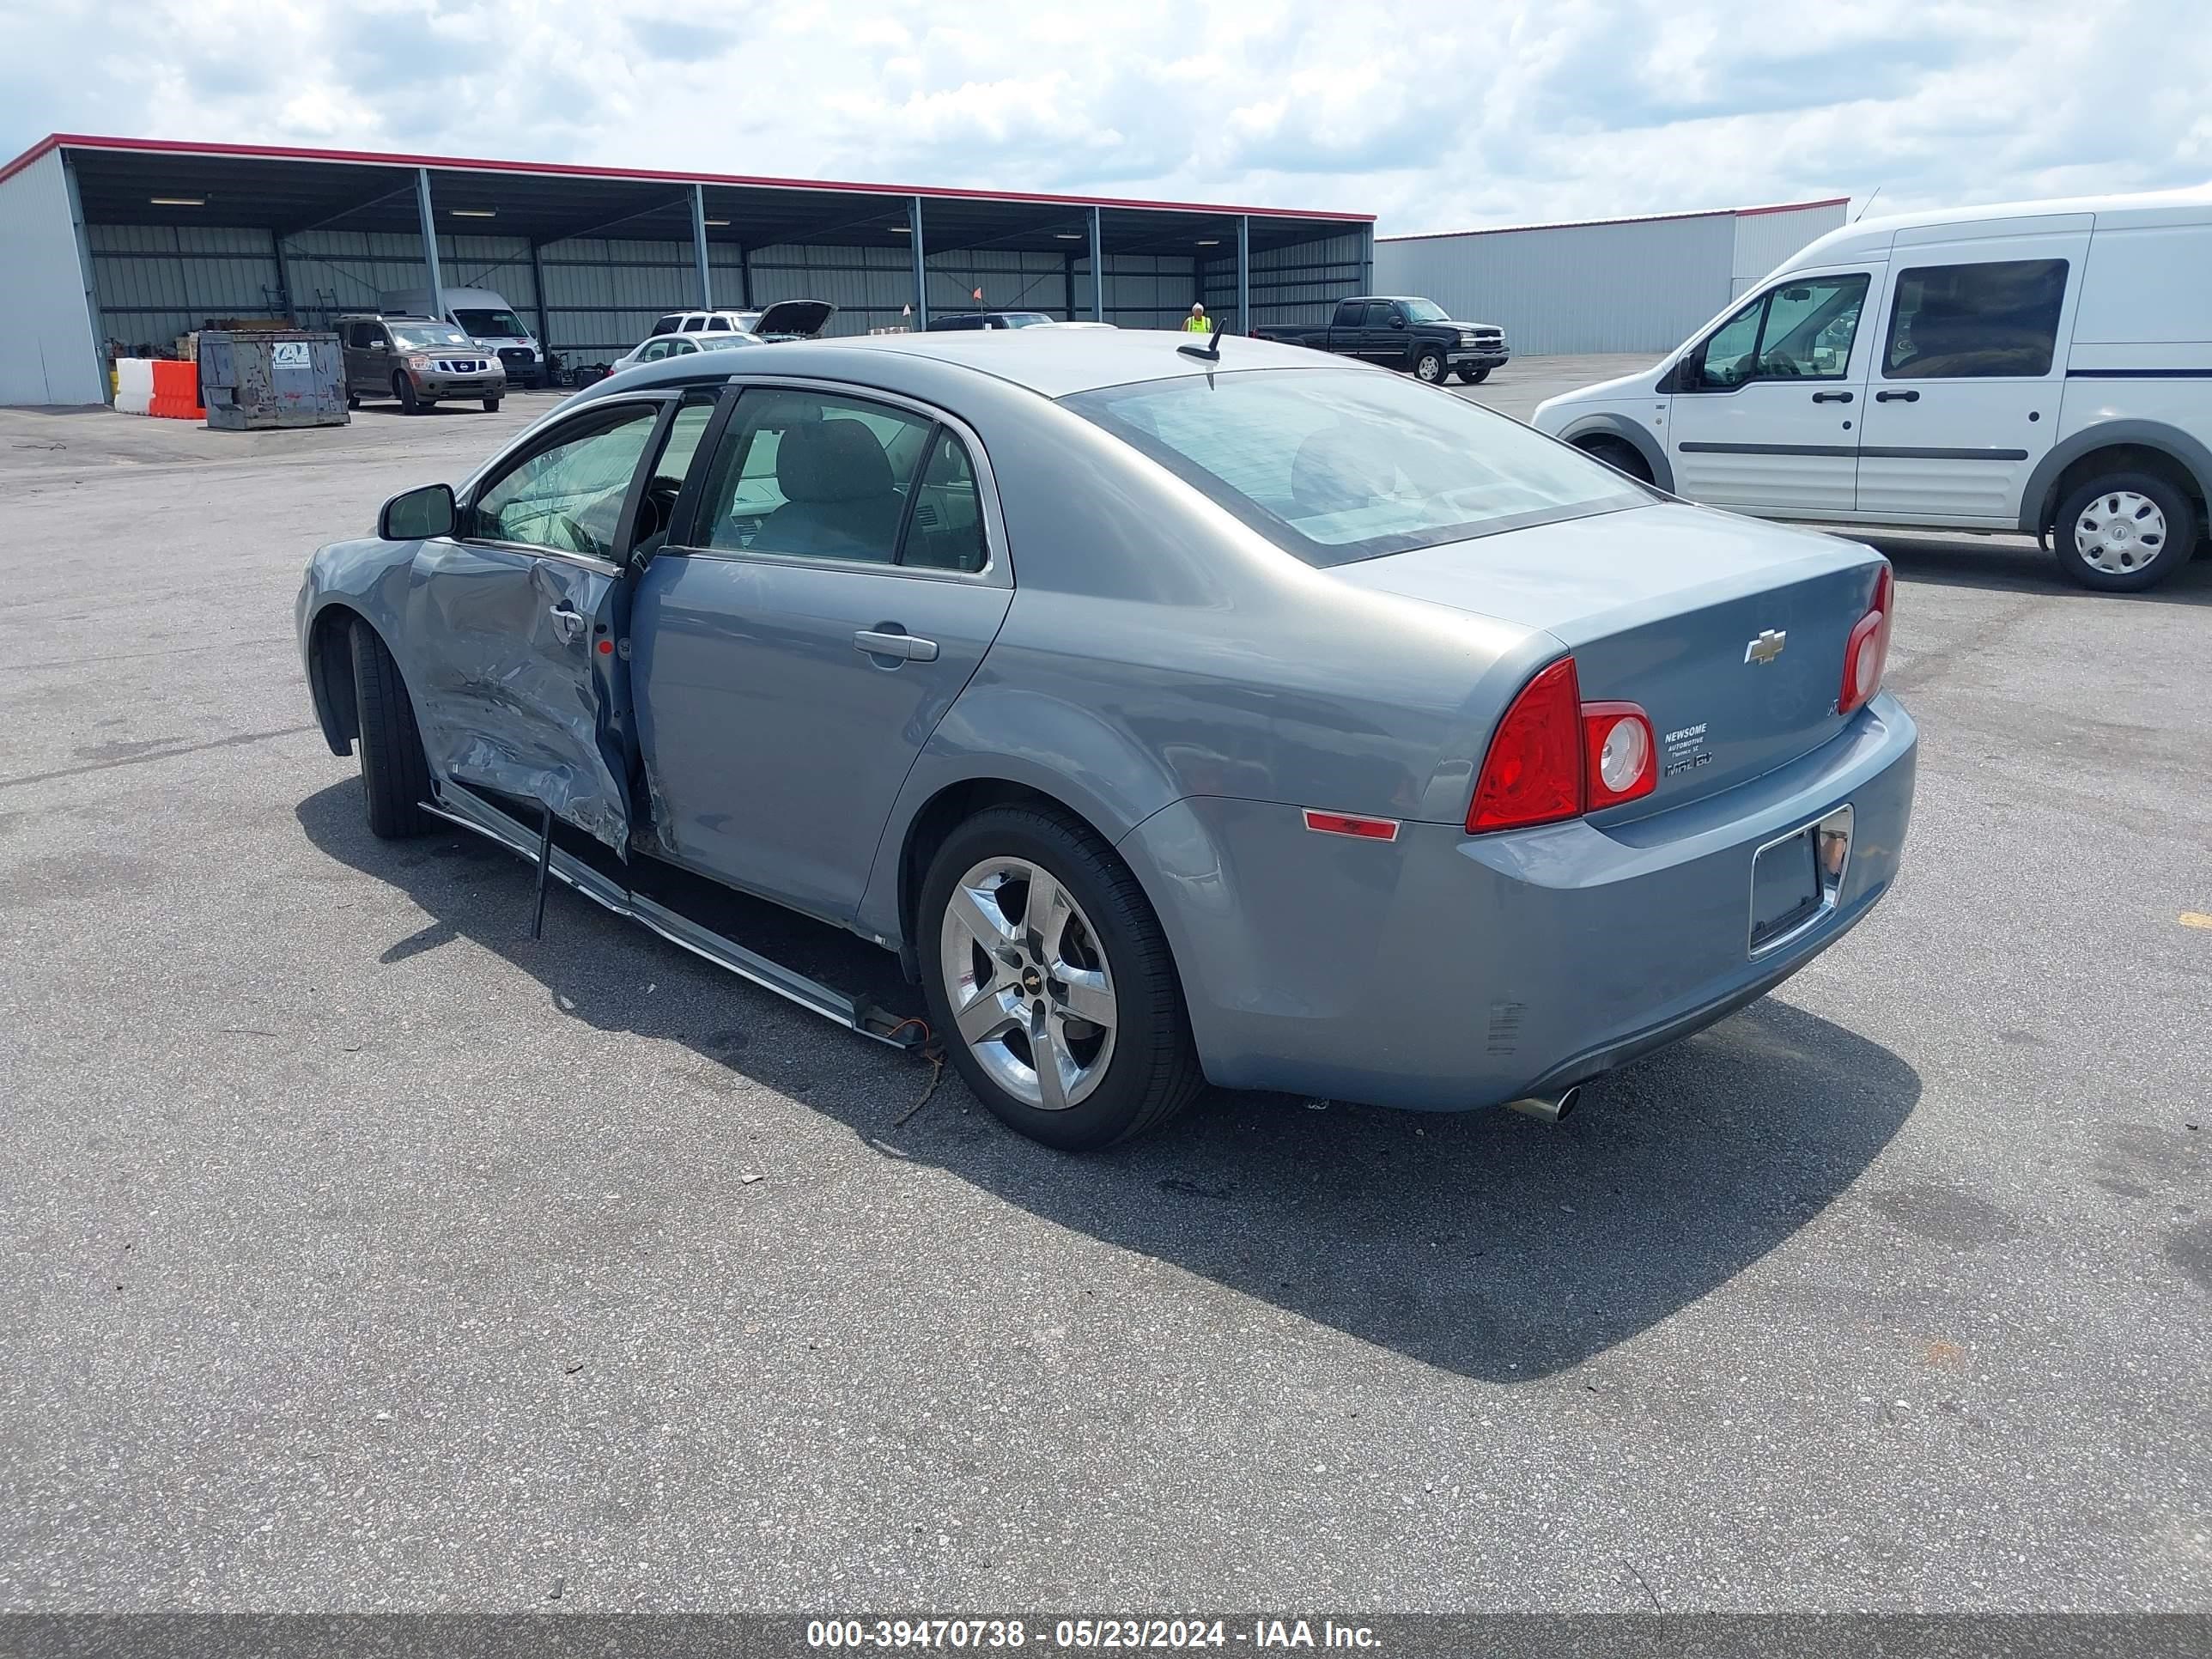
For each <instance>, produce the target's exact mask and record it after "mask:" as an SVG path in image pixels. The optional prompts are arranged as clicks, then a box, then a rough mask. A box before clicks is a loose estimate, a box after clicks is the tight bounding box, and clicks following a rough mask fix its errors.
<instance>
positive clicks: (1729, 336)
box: [1692, 294, 1766, 392]
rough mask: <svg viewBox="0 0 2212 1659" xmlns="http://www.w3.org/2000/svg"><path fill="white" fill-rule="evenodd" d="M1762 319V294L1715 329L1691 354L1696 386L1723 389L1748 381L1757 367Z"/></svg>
mask: <svg viewBox="0 0 2212 1659" xmlns="http://www.w3.org/2000/svg"><path fill="white" fill-rule="evenodd" d="M1765 320H1766V296H1765V295H1763V294H1762V295H1759V298H1758V299H1756V300H1754V301H1752V302H1751V303H1750V304H1749V305H1747V306H1746V307H1744V308H1743V309H1742V310H1741V311H1739V312H1737V313H1736V314H1735V316H1733V317H1731V318H1729V319H1728V321H1726V322H1724V323H1723V324H1722V325H1720V326H1719V327H1718V328H1717V329H1715V330H1714V331H1712V333H1711V335H1710V336H1709V337H1707V338H1706V340H1705V344H1704V346H1703V347H1701V348H1700V349H1699V350H1698V351H1697V352H1696V353H1695V354H1693V363H1692V366H1693V367H1694V368H1696V370H1697V374H1696V376H1695V382H1694V383H1695V386H1696V387H1697V388H1698V389H1699V390H1703V391H1715V392H1717V391H1725V390H1727V389H1728V388H1729V387H1731V386H1741V385H1742V384H1743V383H1744V382H1745V381H1747V380H1750V379H1751V378H1752V374H1753V370H1754V369H1755V368H1757V366H1758V357H1757V356H1756V354H1757V352H1758V349H1759V325H1760V324H1761V323H1763V322H1764V321H1765Z"/></svg>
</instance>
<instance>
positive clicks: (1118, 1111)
mask: <svg viewBox="0 0 2212 1659" xmlns="http://www.w3.org/2000/svg"><path fill="white" fill-rule="evenodd" d="M1042 882H1049V883H1050V884H1052V885H1053V886H1054V887H1056V888H1057V889H1058V890H1059V891H1060V894H1061V895H1062V896H1064V898H1065V900H1066V903H1065V905H1064V906H1057V905H1055V906H1052V907H1051V908H1050V912H1049V915H1048V916H1039V917H1037V918H1036V923H1037V925H1036V926H1035V927H1032V925H1031V921H1032V918H1031V915H1030V895H1031V894H1033V893H1035V892H1036V890H1037V884H1039V883H1042ZM1001 907H1003V908H1001ZM963 918H969V919H970V920H967V921H963ZM918 921H919V926H918V927H917V928H916V932H917V933H918V934H919V935H920V938H919V940H918V943H919V945H920V947H921V969H922V990H923V994H924V996H925V998H926V999H927V1004H928V1008H929V1019H930V1024H931V1027H932V1029H933V1030H934V1031H935V1032H936V1034H937V1036H938V1037H939V1041H940V1042H942V1043H943V1045H944V1048H945V1053H946V1054H948V1055H949V1056H950V1058H951V1061H952V1063H953V1065H954V1066H955V1067H957V1069H958V1071H959V1073H960V1075H961V1077H962V1078H963V1079H964V1080H965V1081H966V1083H967V1085H968V1086H969V1088H970V1089H972V1090H973V1091H975V1097H976V1098H977V1099H979V1100H981V1102H982V1103H983V1104H984V1105H985V1106H987V1107H988V1108H989V1109H990V1110H991V1112H992V1113H993V1114H994V1115H995V1116H996V1117H998V1118H999V1120H1000V1121H1001V1122H1003V1123H1005V1124H1006V1126H1007V1127H1010V1128H1012V1129H1015V1130H1018V1131H1019V1132H1020V1133H1023V1134H1024V1135H1027V1136H1028V1137H1030V1139H1032V1140H1038V1141H1042V1142H1043V1143H1044V1144H1045V1145H1046V1146H1056V1147H1058V1148H1060V1150H1062V1151H1064V1152H1091V1151H1095V1150H1097V1148H1099V1147H1102V1146H1113V1145H1114V1144H1115V1143H1116V1142H1118V1141H1124V1140H1128V1139H1133V1138H1134V1137H1136V1136H1138V1135H1141V1134H1145V1133H1148V1132H1150V1131H1152V1130H1153V1129H1156V1128H1158V1127H1159V1126H1160V1125H1162V1124H1163V1123H1165V1122H1166V1121H1168V1120H1169V1119H1170V1118H1171V1117H1173V1116H1174V1115H1176V1113H1177V1112H1179V1111H1181V1110H1182V1109H1183V1108H1184V1107H1186V1106H1188V1104H1189V1103H1191V1101H1192V1100H1193V1099H1194V1098H1195V1097H1197V1095H1198V1093H1199V1091H1200V1089H1202V1088H1203V1087H1204V1085H1205V1079H1204V1077H1203V1075H1202V1074H1201V1073H1200V1070H1199V1065H1198V1052H1197V1048H1196V1047H1195V1045H1194V1043H1193V1042H1192V1041H1191V1035H1190V1021H1189V1018H1188V1015H1187V1014H1186V1013H1185V1012H1184V1008H1183V1000H1182V983H1181V981H1180V980H1178V978H1177V977H1176V967H1175V958H1174V957H1173V955H1172V954H1171V953H1170V951H1169V949H1168V942H1167V938H1166V935H1165V934H1164V933H1162V932H1161V931H1160V924H1159V921H1158V918H1157V917H1156V916H1155V915H1153V914H1152V906H1151V904H1150V903H1149V902H1147V901H1146V897H1145V894H1144V890H1143V889H1142V888H1141V887H1139V885H1138V884H1137V878H1135V877H1134V876H1133V875H1132V874H1130V872H1129V869H1128V866H1127V865H1125V864H1123V863H1122V862H1121V860H1119V859H1118V858H1116V857H1115V854H1114V851H1113V849H1112V848H1110V847H1109V846H1108V845H1107V844H1106V842H1103V841H1102V840H1100V839H1099V837H1098V836H1096V835H1095V834H1093V833H1092V832H1091V830H1090V829H1087V828H1085V827H1084V826H1083V825H1081V824H1079V823H1073V822H1071V821H1070V820H1068V819H1066V818H1064V817H1060V816H1059V815H1058V814H1056V813H1052V812H1047V811H1039V810H1036V809H1035V808H1031V807H1022V806H1001V807H994V808H992V809H990V810H989V811H984V812H980V813H978V814H977V815H976V816H975V817H972V818H970V819H969V820H968V821H967V822H966V823H963V824H962V825H961V826H960V827H959V828H958V829H955V830H954V831H953V832H952V833H951V835H950V836H947V837H946V838H945V843H944V845H943V846H941V847H939V848H938V850H937V855H936V857H935V858H933V860H931V861H930V866H929V873H928V875H927V878H925V879H924V880H923V883H922V888H921V908H920V911H919V915H918ZM986 938H988V939H990V940H991V943H990V944H989V945H986V944H985V943H984V940H985V939H986ZM956 997H957V998H958V1000H959V1006H960V1008H961V1009H963V1010H964V1011H965V1012H967V1014H968V1017H969V1018H968V1025H967V1028H966V1030H963V1027H962V1024H961V1019H960V1016H959V1014H958V1013H957V1012H955V999H956ZM1078 1009H1083V1010H1086V1011H1088V1012H1094V1013H1096V1014H1097V1015H1098V1016H1099V1018H1098V1019H1097V1021H1092V1020H1089V1019H1085V1018H1082V1017H1081V1016H1080V1015H1079V1014H1078V1013H1077V1012H1075V1011H1076V1010H1078ZM1037 1031H1042V1033H1043V1034H1044V1036H1043V1042H1042V1047H1039V1046H1036V1045H1033V1044H1032V1042H1031V1041H1030V1038H1031V1035H1032V1033H1034V1032H1037ZM1040 1058H1042V1059H1044V1060H1046V1061H1047V1063H1048V1064H1049V1065H1050V1066H1052V1072H1051V1079H1052V1080H1051V1081H1050V1082H1048V1079H1047V1077H1046V1074H1045V1072H1044V1070H1043V1068H1042V1067H1041V1066H1039V1065H1038V1064H1037V1061H1038V1060H1039V1059H1040Z"/></svg>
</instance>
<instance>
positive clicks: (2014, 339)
mask: <svg viewBox="0 0 2212 1659" xmlns="http://www.w3.org/2000/svg"><path fill="white" fill-rule="evenodd" d="M2065 301H2066V261H2065V260H2063V259H2005V260H2000V261H1997V262H1996V263H1994V264H1972V265H1924V266H1920V267H1917V268H1916V269H1914V270H1900V271H1899V272H1898V274H1897V300H1896V303H1895V304H1894V305H1893V306H1892V307H1890V313H1889V339H1888V341H1887V345H1886V349H1884V350H1883V353H1882V359H1881V373H1882V378H1883V379H1884V380H1959V379H1965V378H1970V377H1973V376H1997V375H2007V376H2011V375H2044V374H2049V373H2050V372H2051V355H2052V353H2053V351H2054V350H2055V349H2056V348H2057V343H2058V313H2059V311H2060V310H2061V308H2062V307H2063V306H2064V304H2065Z"/></svg>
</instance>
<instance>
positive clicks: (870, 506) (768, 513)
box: [696, 389, 931, 564]
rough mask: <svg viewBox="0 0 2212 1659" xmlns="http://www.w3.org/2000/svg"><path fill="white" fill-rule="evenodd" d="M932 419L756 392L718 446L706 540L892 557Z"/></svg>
mask: <svg viewBox="0 0 2212 1659" xmlns="http://www.w3.org/2000/svg"><path fill="white" fill-rule="evenodd" d="M930 426H931V423H930V422H928V421H926V420H924V419H922V418H921V416H917V415H908V414H907V413H905V412H904V411H903V410H895V409H890V408H887V407H886V406H884V404H872V403H866V402H863V401H862V400H860V399H859V398H836V397H824V396H819V395H817V394H815V393H812V392H779V391H774V390H769V389H762V390H757V391H751V392H746V393H745V394H744V398H743V399H742V400H741V401H740V402H739V403H738V408H737V411H736V414H735V416H734V418H732V421H731V422H730V423H729V426H728V428H727V429H726V431H725V432H724V434H723V435H722V441H721V447H720V448H719V449H718V450H717V451H716V452H715V455H714V471H713V472H712V473H711V474H710V475H709V477H708V481H707V489H706V494H705V496H704V499H703V500H702V502H701V507H700V512H701V514H702V517H701V519H700V521H699V525H698V527H697V532H696V538H697V540H698V541H699V542H700V544H702V545H704V546H707V547H720V548H732V549H735V548H744V549H745V550H749V551H751V552H754V553H781V554H788V555H793V556H797V557H800V558H810V559H860V560H865V561H866V562H870V563H874V564H889V563H890V562H892V560H893V558H894V557H895V556H896V553H897V550H898V539H899V526H900V523H901V521H902V520H903V519H904V517H905V513H906V498H907V493H908V489H909V488H910V486H911V483H912V481H913V479H914V477H915V462H916V461H917V460H918V459H920V457H921V448H922V446H923V444H924V443H926V442H927V440H928V436H929V431H930Z"/></svg>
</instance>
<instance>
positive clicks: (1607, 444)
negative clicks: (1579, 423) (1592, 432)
mask: <svg viewBox="0 0 2212 1659" xmlns="http://www.w3.org/2000/svg"><path fill="white" fill-rule="evenodd" d="M1575 447H1576V448H1577V449H1579V450H1581V451H1582V452H1583V454H1585V455H1587V456H1589V458H1590V459H1593V460H1599V461H1603V462H1604V463H1605V464H1606V465H1607V466H1609V467H1611V468H1612V469H1613V471H1616V472H1626V474H1627V475H1628V476H1629V477H1632V478H1633V479H1635V480H1636V481H1637V483H1652V482H1653V480H1652V477H1651V464H1650V462H1649V461H1647V460H1645V459H1644V457H1643V456H1642V455H1641V454H1640V453H1638V451H1637V448H1636V446H1635V445H1633V444H1632V443H1630V442H1629V441H1627V440H1626V439H1624V438H1585V439H1583V441H1581V442H1580V443H1578V444H1577V445H1576V446H1575Z"/></svg>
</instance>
